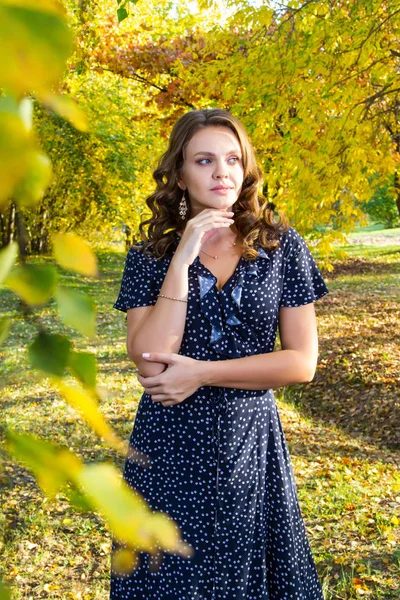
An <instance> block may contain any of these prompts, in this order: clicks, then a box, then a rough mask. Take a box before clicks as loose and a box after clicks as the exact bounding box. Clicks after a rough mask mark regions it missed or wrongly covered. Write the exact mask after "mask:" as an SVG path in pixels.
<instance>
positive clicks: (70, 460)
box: [6, 431, 83, 497]
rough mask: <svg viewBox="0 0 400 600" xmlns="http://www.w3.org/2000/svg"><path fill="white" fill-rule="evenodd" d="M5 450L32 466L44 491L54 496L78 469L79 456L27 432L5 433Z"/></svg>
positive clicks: (79, 463)
mask: <svg viewBox="0 0 400 600" xmlns="http://www.w3.org/2000/svg"><path fill="white" fill-rule="evenodd" d="M6 445H7V450H8V452H10V454H12V455H13V456H14V457H15V458H16V459H17V460H19V461H21V462H23V463H24V464H25V465H26V466H27V467H29V468H30V469H32V471H33V472H34V474H35V476H36V478H37V481H38V483H39V485H40V487H41V488H42V490H43V491H44V492H45V494H47V495H49V496H51V497H54V496H55V495H56V494H57V492H58V491H59V490H60V489H61V488H62V487H63V486H64V485H65V484H66V482H67V481H70V480H76V479H77V477H78V475H79V472H80V471H81V470H82V467H83V465H82V462H81V461H80V459H79V458H78V457H77V456H75V454H73V453H72V452H70V451H69V450H68V449H67V448H62V447H60V446H56V445H55V444H53V443H52V442H49V441H46V440H43V439H40V438H38V437H36V436H34V435H31V434H28V433H17V432H15V431H7V432H6Z"/></svg>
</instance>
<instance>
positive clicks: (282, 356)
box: [202, 303, 318, 390]
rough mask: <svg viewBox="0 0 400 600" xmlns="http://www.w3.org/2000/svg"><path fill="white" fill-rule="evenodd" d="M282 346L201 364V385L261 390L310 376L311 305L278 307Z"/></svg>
mask: <svg viewBox="0 0 400 600" xmlns="http://www.w3.org/2000/svg"><path fill="white" fill-rule="evenodd" d="M279 333H280V338H281V347H282V350H278V351H277V352H270V353H269V354H258V355H256V356H246V357H244V358H236V359H232V360H222V361H217V362H208V363H206V364H205V365H204V374H203V376H202V379H203V381H204V383H203V385H213V386H221V387H232V388H239V389H240V388H241V389H247V390H263V389H270V388H278V387H282V386H285V385H289V384H291V383H305V382H309V381H311V380H312V379H313V377H314V374H315V369H316V366H317V358H318V336H317V324H316V318H315V310H314V305H313V304H312V303H310V304H305V305H303V306H298V307H293V308H287V307H283V308H281V309H280V311H279Z"/></svg>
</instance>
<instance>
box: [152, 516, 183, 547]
mask: <svg viewBox="0 0 400 600" xmlns="http://www.w3.org/2000/svg"><path fill="white" fill-rule="evenodd" d="M148 527H149V529H150V531H152V532H153V535H154V537H155V539H156V540H157V546H159V547H160V548H162V549H163V550H170V551H179V548H180V546H181V541H180V532H179V528H178V527H177V525H176V523H174V522H173V521H172V520H171V518H170V517H168V515H166V514H164V513H155V514H153V515H152V518H151V520H150V521H149V523H148Z"/></svg>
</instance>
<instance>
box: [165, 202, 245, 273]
mask: <svg viewBox="0 0 400 600" xmlns="http://www.w3.org/2000/svg"><path fill="white" fill-rule="evenodd" d="M233 214H234V213H233V212H227V211H225V210H217V209H215V208H206V209H205V210H202V211H201V212H200V213H199V214H198V215H196V216H195V217H193V219H190V220H189V221H188V222H187V223H186V227H185V231H184V232H183V234H182V237H181V239H180V242H179V244H178V247H177V249H176V250H175V254H174V258H173V259H172V260H173V261H174V262H177V261H179V262H181V263H185V264H187V265H191V264H192V263H193V261H194V260H195V258H196V256H198V255H199V254H200V250H201V248H202V245H203V244H204V242H205V241H206V240H208V239H209V238H210V237H212V236H213V235H215V233H216V232H217V230H218V229H220V228H221V227H230V226H231V225H233V223H234V222H235V221H234V219H232V217H233Z"/></svg>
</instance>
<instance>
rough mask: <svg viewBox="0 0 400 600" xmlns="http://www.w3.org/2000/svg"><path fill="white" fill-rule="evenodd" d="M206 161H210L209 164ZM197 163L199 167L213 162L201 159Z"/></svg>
mask: <svg viewBox="0 0 400 600" xmlns="http://www.w3.org/2000/svg"><path fill="white" fill-rule="evenodd" d="M206 161H208V162H206ZM196 162H197V164H199V165H208V164H209V163H210V162H211V160H210V159H209V158H201V159H200V160H197V161H196Z"/></svg>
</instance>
